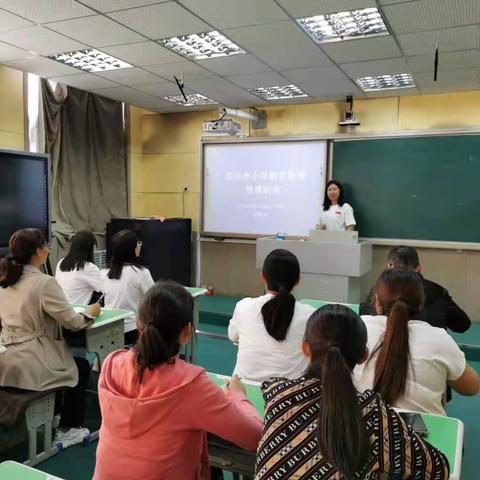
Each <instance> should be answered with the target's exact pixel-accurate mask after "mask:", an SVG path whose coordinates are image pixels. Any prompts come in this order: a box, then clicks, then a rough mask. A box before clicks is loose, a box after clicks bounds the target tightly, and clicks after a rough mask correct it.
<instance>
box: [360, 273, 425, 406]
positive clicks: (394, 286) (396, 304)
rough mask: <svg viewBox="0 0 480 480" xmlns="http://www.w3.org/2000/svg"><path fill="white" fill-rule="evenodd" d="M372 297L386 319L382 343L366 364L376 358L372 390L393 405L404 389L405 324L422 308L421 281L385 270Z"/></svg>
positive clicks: (412, 275) (406, 361)
mask: <svg viewBox="0 0 480 480" xmlns="http://www.w3.org/2000/svg"><path fill="white" fill-rule="evenodd" d="M375 296H376V300H377V302H378V305H379V307H380V311H381V313H382V314H383V315H386V316H387V328H386V330H385V335H384V337H383V340H382V342H381V343H380V344H379V345H378V346H377V347H376V348H375V350H374V351H373V353H372V354H371V356H370V358H369V360H368V361H369V362H370V361H371V360H372V359H373V358H374V357H375V358H376V363H375V376H374V380H373V389H374V390H375V391H376V392H378V393H379V394H380V395H381V396H382V398H383V399H384V400H385V401H386V402H387V403H390V404H392V405H395V402H396V401H397V400H398V399H399V398H400V397H401V396H402V395H403V394H404V393H405V389H406V386H407V378H408V370H409V364H410V348H409V339H408V322H409V321H410V320H413V319H414V318H415V316H416V315H418V313H419V312H420V309H421V308H422V305H423V300H424V293H423V285H422V277H421V276H420V275H418V273H415V272H412V271H409V270H406V269H402V268H392V269H387V270H385V271H384V272H383V273H382V274H381V275H380V277H379V278H378V280H377V284H376V286H375Z"/></svg>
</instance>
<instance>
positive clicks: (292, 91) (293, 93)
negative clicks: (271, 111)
mask: <svg viewBox="0 0 480 480" xmlns="http://www.w3.org/2000/svg"><path fill="white" fill-rule="evenodd" d="M249 92H251V93H253V94H254V95H258V96H259V97H262V98H264V99H265V100H281V99H283V98H299V97H308V95H307V94H306V93H305V92H304V91H302V90H300V89H299V88H298V87H297V86H296V85H275V86H273V87H258V88H252V89H250V90H249Z"/></svg>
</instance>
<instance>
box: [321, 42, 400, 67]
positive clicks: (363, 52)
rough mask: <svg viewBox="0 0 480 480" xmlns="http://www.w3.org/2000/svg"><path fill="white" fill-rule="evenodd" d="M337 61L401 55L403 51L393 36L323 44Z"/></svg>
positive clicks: (330, 55)
mask: <svg viewBox="0 0 480 480" xmlns="http://www.w3.org/2000/svg"><path fill="white" fill-rule="evenodd" d="M322 48H323V50H324V51H325V53H326V54H327V55H328V56H329V57H330V58H331V59H332V60H333V61H334V62H335V63H347V62H359V61H362V60H377V59H382V58H393V57H401V56H402V53H401V52H400V49H399V48H398V47H397V44H396V43H395V40H394V39H393V38H392V37H376V38H364V39H360V40H349V41H347V42H337V43H329V44H325V45H323V46H322Z"/></svg>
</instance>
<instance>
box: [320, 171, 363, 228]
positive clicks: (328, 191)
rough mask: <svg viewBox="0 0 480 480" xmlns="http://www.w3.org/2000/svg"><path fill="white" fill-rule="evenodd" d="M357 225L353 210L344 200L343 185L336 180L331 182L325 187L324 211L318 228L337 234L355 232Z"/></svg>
mask: <svg viewBox="0 0 480 480" xmlns="http://www.w3.org/2000/svg"><path fill="white" fill-rule="evenodd" d="M356 224H357V222H355V217H354V216H353V208H352V207H351V206H350V205H349V204H348V203H345V201H344V199H343V188H342V184H341V183H340V182H337V181H336V180H330V181H329V182H328V183H327V186H326V187H325V198H324V200H323V210H322V211H321V213H320V218H319V222H318V225H317V228H318V229H319V230H333V231H337V232H339V231H345V230H350V231H353V230H355V225H356Z"/></svg>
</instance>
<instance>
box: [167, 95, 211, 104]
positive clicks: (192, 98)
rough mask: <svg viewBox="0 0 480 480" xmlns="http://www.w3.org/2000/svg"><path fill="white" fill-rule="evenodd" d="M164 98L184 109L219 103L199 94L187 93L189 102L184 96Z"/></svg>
mask: <svg viewBox="0 0 480 480" xmlns="http://www.w3.org/2000/svg"><path fill="white" fill-rule="evenodd" d="M162 98H163V99H164V100H167V102H172V103H176V104H177V105H182V106H183V107H194V106H195V105H212V104H216V103H218V102H216V101H215V100H212V99H211V98H208V97H205V96H204V95H200V94H199V93H187V100H188V101H187V102H186V101H185V99H184V98H183V95H168V96H166V97H162Z"/></svg>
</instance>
